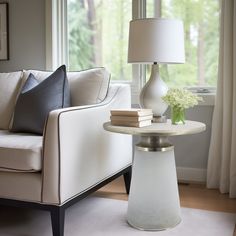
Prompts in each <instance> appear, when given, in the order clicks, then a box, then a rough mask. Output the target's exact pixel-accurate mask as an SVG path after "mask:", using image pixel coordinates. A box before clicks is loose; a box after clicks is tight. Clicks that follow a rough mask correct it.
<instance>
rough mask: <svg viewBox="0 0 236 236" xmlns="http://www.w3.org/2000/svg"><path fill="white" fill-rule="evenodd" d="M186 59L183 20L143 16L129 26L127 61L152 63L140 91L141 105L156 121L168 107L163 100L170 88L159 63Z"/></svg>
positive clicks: (179, 61)
mask: <svg viewBox="0 0 236 236" xmlns="http://www.w3.org/2000/svg"><path fill="white" fill-rule="evenodd" d="M184 62H185V50H184V30H183V23H182V21H180V20H174V19H163V18H144V19H137V20H132V21H131V22H130V29H129V49H128V63H144V64H149V63H152V64H153V66H152V73H151V77H150V79H149V81H148V82H147V83H146V85H145V86H144V87H143V89H142V91H141V94H140V105H141V107H143V108H151V109H152V110H153V113H154V116H155V117H157V118H156V119H157V120H160V121H161V120H162V119H159V118H160V117H162V115H163V113H164V112H165V111H166V109H167V107H168V106H167V104H166V103H165V102H164V101H163V100H162V99H161V97H162V96H164V95H165V94H166V93H167V91H168V88H167V86H166V85H165V83H164V82H163V81H162V80H161V79H160V76H159V68H158V64H176V63H184Z"/></svg>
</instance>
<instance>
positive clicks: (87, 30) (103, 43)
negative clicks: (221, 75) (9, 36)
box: [46, 0, 220, 103]
mask: <svg viewBox="0 0 236 236" xmlns="http://www.w3.org/2000/svg"><path fill="white" fill-rule="evenodd" d="M219 1H220V0H66V1H65V0H50V1H46V9H47V11H46V32H47V39H48V40H47V43H46V65H47V69H55V68H56V67H57V66H59V65H60V64H62V63H65V64H67V67H68V68H69V70H71V71H73V70H81V69H86V68H89V67H93V66H105V67H107V68H108V69H109V71H110V72H111V75H112V81H123V82H127V83H130V84H131V88H132V95H133V102H134V103H137V102H138V99H137V98H138V95H139V91H140V89H141V87H142V85H143V84H144V82H145V77H146V78H149V75H148V74H149V73H150V68H149V66H144V65H141V66H139V65H131V64H128V63H127V49H128V31H129V21H130V20H131V18H132V16H133V18H142V17H158V16H161V17H165V18H179V19H182V20H183V22H184V26H185V53H186V63H185V64H178V65H161V77H162V78H163V80H164V81H165V82H166V83H167V84H168V86H169V87H171V86H181V87H183V86H186V87H194V88H198V87H203V88H206V87H208V86H211V87H216V80H217V65H218V51H219ZM145 68H146V70H145ZM145 71H147V73H145ZM146 74H147V76H145V75H146ZM202 91H204V92H205V90H203V89H202Z"/></svg>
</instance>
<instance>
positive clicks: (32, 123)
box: [11, 65, 70, 135]
mask: <svg viewBox="0 0 236 236" xmlns="http://www.w3.org/2000/svg"><path fill="white" fill-rule="evenodd" d="M69 106H70V91H69V85H68V80H67V76H66V67H65V65H63V66H61V67H59V68H58V69H57V70H56V71H55V72H54V73H53V74H51V75H50V76H49V77H48V78H46V79H45V80H43V81H42V82H41V83H40V82H38V81H37V80H36V78H35V77H34V75H33V74H30V75H29V77H28V78H27V80H26V82H25V84H24V86H23V88H22V90H21V93H20V95H19V97H18V99H17V102H16V106H15V111H14V119H13V125H12V128H11V131H12V132H27V133H35V134H40V135H42V134H43V129H44V123H45V120H46V118H47V116H48V114H49V112H50V111H52V110H55V109H59V108H64V107H69Z"/></svg>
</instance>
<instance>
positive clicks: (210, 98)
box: [132, 93, 216, 106]
mask: <svg viewBox="0 0 236 236" xmlns="http://www.w3.org/2000/svg"><path fill="white" fill-rule="evenodd" d="M197 95H198V96H199V97H202V99H203V101H202V102H199V104H198V106H214V105H215V97H216V94H215V93H207V94H206V93H197ZM132 104H139V93H132Z"/></svg>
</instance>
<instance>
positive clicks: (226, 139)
mask: <svg viewBox="0 0 236 236" xmlns="http://www.w3.org/2000/svg"><path fill="white" fill-rule="evenodd" d="M220 27H221V28H220V54H219V76H218V83H217V95H216V104H215V110H214V114H213V121H212V134H211V143H210V149H209V160H208V170H207V187H208V188H219V189H220V192H221V193H229V196H230V197H232V198H235V197H236V1H235V0H222V1H221V23H220Z"/></svg>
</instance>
